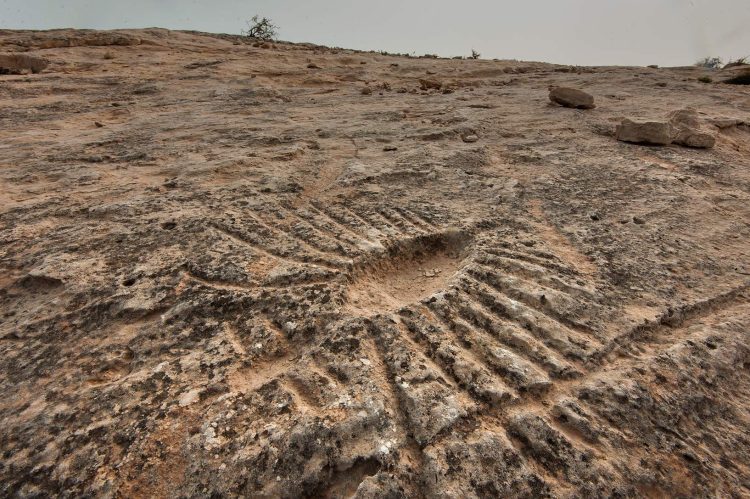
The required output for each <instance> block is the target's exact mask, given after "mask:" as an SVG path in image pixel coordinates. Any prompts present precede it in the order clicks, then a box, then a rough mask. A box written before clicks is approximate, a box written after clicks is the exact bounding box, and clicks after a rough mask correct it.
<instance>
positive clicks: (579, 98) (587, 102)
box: [549, 87, 596, 109]
mask: <svg viewBox="0 0 750 499" xmlns="http://www.w3.org/2000/svg"><path fill="white" fill-rule="evenodd" d="M549 100H551V101H552V102H554V103H556V104H560V105H561V106H564V107H572V108H575V109H594V108H595V107H596V104H594V96H593V95H591V94H587V93H586V92H584V91H583V90H578V89H576V88H567V87H555V88H553V89H552V90H550V92H549Z"/></svg>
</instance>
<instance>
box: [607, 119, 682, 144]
mask: <svg viewBox="0 0 750 499" xmlns="http://www.w3.org/2000/svg"><path fill="white" fill-rule="evenodd" d="M615 137H617V140H621V141H623V142H634V143H637V144H654V145H661V146H666V145H669V144H671V143H672V127H671V126H670V125H669V123H665V122H660V121H633V120H630V119H627V118H626V119H624V120H622V123H620V124H619V125H617V130H616V131H615Z"/></svg>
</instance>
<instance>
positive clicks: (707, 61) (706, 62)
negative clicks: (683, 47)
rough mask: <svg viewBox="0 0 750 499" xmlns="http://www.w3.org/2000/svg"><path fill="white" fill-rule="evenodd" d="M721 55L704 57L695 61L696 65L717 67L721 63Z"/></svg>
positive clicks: (708, 67)
mask: <svg viewBox="0 0 750 499" xmlns="http://www.w3.org/2000/svg"><path fill="white" fill-rule="evenodd" d="M722 62H723V61H722V60H721V57H704V58H703V59H701V60H699V61H698V62H696V63H695V65H696V66H698V67H701V68H707V69H718V68H720V67H721V65H722Z"/></svg>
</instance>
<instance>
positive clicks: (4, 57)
mask: <svg viewBox="0 0 750 499" xmlns="http://www.w3.org/2000/svg"><path fill="white" fill-rule="evenodd" d="M48 65H49V61H48V60H47V59H45V58H43V57H36V56H33V55H29V54H0V74H3V73H4V74H23V73H29V72H30V73H38V72H40V71H42V70H43V69H44V68H46V67H47V66H48Z"/></svg>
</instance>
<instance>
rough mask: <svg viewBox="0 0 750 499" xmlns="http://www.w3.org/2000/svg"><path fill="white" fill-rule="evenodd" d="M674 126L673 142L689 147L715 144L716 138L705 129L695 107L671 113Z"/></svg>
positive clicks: (704, 147)
mask: <svg viewBox="0 0 750 499" xmlns="http://www.w3.org/2000/svg"><path fill="white" fill-rule="evenodd" d="M669 124H670V125H671V126H672V135H673V139H672V142H674V143H675V144H680V145H683V146H687V147H697V148H701V149H708V148H711V147H713V146H714V144H715V143H716V138H715V137H714V136H713V134H712V133H711V132H709V131H708V130H707V129H704V128H703V126H702V124H701V120H700V118H699V116H698V112H697V111H696V110H695V109H680V110H678V111H673V112H672V113H670V115H669Z"/></svg>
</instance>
